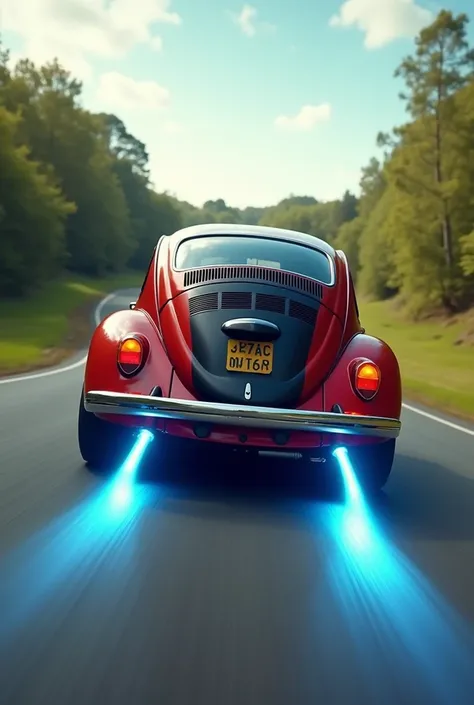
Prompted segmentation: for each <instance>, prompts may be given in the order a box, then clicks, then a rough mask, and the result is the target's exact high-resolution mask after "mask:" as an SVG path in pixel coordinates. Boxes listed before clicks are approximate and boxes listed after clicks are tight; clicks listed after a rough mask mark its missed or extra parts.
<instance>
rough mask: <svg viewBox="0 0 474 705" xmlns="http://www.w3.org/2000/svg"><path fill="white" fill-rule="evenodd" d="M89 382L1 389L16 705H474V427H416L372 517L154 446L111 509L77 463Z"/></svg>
mask: <svg viewBox="0 0 474 705" xmlns="http://www.w3.org/2000/svg"><path fill="white" fill-rule="evenodd" d="M135 296H136V292H135V291H124V292H121V293H119V294H118V295H117V296H115V297H114V298H112V299H111V300H109V302H108V304H107V306H104V307H102V310H101V312H100V313H101V316H102V317H104V316H106V315H107V314H108V313H110V312H111V311H113V310H115V309H118V308H125V307H126V305H127V303H128V302H129V301H130V300H131V299H134V298H135ZM72 363H74V361H72ZM72 363H71V362H69V363H68V367H69V366H70V365H71V364H72ZM82 374H83V367H82V365H79V366H77V367H75V368H73V369H66V370H65V371H58V372H57V373H54V374H46V375H43V376H36V377H35V376H32V377H30V378H29V379H28V378H24V379H22V380H18V381H9V382H7V383H6V384H5V383H4V382H3V384H0V400H1V401H0V468H1V474H0V481H1V485H0V548H1V581H0V605H1V610H2V617H1V622H0V669H1V671H0V683H1V703H2V705H30V704H31V705H40V704H43V703H45V704H47V705H75V704H76V703H77V704H78V705H79V704H81V705H82V704H83V703H85V702H88V703H93V704H94V705H95V704H96V703H97V704H99V703H104V702H114V703H116V704H117V705H122V703H124V704H125V703H127V705H128V704H129V703H131V702H132V703H152V702H156V703H158V702H163V703H170V704H171V703H172V704H174V703H179V705H185V704H186V703H189V704H190V705H195V703H201V702H202V703H205V702H208V703H221V704H222V705H224V704H225V705H240V704H241V703H245V704H246V705H254V704H255V705H261V703H266V704H267V703H268V704H271V705H279V704H280V703H281V705H288V704H289V703H291V704H292V705H308V704H309V703H314V702H324V703H337V704H340V703H341V704H344V705H345V704H346V703H348V704H349V703H350V704H351V705H352V704H356V703H361V705H362V704H363V705H369V704H372V703H373V704H374V705H380V703H384V704H386V705H391V704H392V703H393V704H394V705H395V703H397V704H398V703H400V702H406V703H414V704H416V705H418V704H419V705H422V704H424V703H428V702H429V703H436V704H438V703H439V705H448V704H449V705H453V704H455V705H468V704H469V703H472V693H473V692H474V669H473V656H474V641H473V631H472V628H471V626H470V625H472V624H473V623H474V571H473V570H472V566H473V564H474V512H473V509H472V508H473V506H474V482H473V480H474V466H473V463H472V455H473V448H474V429H473V428H472V427H471V428H470V427H468V425H466V424H460V423H459V422H452V421H451V422H452V423H453V424H454V425H451V426H450V425H447V424H446V423H443V421H448V422H449V420H448V419H444V418H441V417H440V420H435V419H431V418H429V417H426V416H423V415H421V414H419V413H414V412H411V411H404V414H403V422H404V428H403V431H402V435H401V437H400V440H399V443H398V451H397V458H396V463H395V467H394V471H393V474H392V479H391V480H390V482H389V484H388V485H387V490H386V492H385V493H384V494H383V495H382V497H380V498H378V500H377V501H374V502H373V503H371V504H368V505H365V506H363V505H360V504H358V503H356V502H354V501H353V499H351V496H350V492H349V493H348V492H347V488H346V492H344V486H343V484H342V483H337V482H336V483H335V485H334V487H333V485H332V483H330V484H329V485H327V484H326V483H325V482H323V481H322V479H321V477H319V472H318V470H317V469H315V472H314V475H311V476H309V475H308V474H307V473H305V474H303V473H301V472H299V471H298V466H297V464H295V465H293V466H292V465H290V466H288V465H287V464H285V465H284V466H283V467H280V466H279V465H277V464H276V463H275V461H272V462H270V463H267V464H262V463H259V464H258V465H256V466H250V467H249V466H245V467H239V466H238V465H235V464H234V465H232V463H229V460H228V458H227V457H226V458H225V459H224V458H222V459H219V458H218V457H217V456H214V455H213V456H212V458H211V457H210V456H209V457H206V456H202V455H201V456H200V457H197V456H193V457H186V456H185V455H183V457H179V460H178V461H177V460H176V458H175V459H174V461H173V465H172V466H170V465H169V463H168V464H167V458H166V456H165V455H161V457H160V447H159V439H157V440H156V441H154V443H155V447H154V448H150V449H149V451H150V453H151V455H150V456H149V457H150V458H153V463H154V464H155V470H154V471H153V472H152V473H151V474H152V475H154V477H146V476H145V477H144V479H143V480H142V481H139V482H137V483H136V484H134V485H133V486H132V491H131V494H130V495H129V496H128V497H127V498H125V501H116V500H117V497H116V493H115V489H116V487H114V483H116V482H117V479H116V478H117V477H118V475H117V476H115V479H112V480H109V481H106V480H104V479H101V478H99V477H94V475H92V474H90V473H88V472H87V471H86V469H85V468H84V466H83V463H82V460H81V458H80V456H79V453H78V450H77V441H76V423H77V408H78V401H79V395H80V390H81V385H82ZM124 460H125V459H124ZM118 470H119V469H118Z"/></svg>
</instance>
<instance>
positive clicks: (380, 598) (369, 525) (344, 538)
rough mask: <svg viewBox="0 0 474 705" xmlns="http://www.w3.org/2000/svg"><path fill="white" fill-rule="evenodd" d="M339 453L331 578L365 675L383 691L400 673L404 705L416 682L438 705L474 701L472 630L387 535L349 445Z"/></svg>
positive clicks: (332, 516) (336, 453) (330, 525)
mask: <svg viewBox="0 0 474 705" xmlns="http://www.w3.org/2000/svg"><path fill="white" fill-rule="evenodd" d="M333 455H334V457H335V458H336V460H337V463H338V465H339V469H340V472H341V477H342V481H343V485H344V493H345V504H344V506H342V507H341V506H338V507H332V508H331V510H330V512H329V513H328V515H327V521H328V528H329V532H330V534H331V536H332V539H333V541H334V543H335V545H336V548H337V550H336V552H332V554H331V559H330V564H329V575H330V578H331V584H332V588H333V595H334V596H335V598H336V600H337V601H338V602H339V606H340V608H341V610H342V613H343V614H344V615H345V620H346V622H347V625H348V629H349V633H351V634H352V640H353V652H354V657H355V658H356V659H357V660H358V662H359V666H360V669H361V671H362V673H361V677H362V678H364V679H366V682H368V683H371V685H372V687H373V688H374V690H375V691H376V692H378V693H379V694H381V693H383V690H384V688H385V687H386V685H385V684H386V683H387V682H389V680H390V679H391V678H393V676H394V674H397V673H398V674H400V678H399V682H398V688H399V692H398V696H399V697H398V701H399V702H401V701H403V700H404V699H406V700H407V701H409V700H410V699H413V693H412V692H410V691H411V690H412V689H413V687H414V684H416V689H417V690H418V691H420V692H423V693H424V701H425V702H430V703H431V705H435V704H436V705H452V704H453V703H456V705H468V703H469V704H470V703H472V693H473V692H474V669H473V665H472V664H473V661H472V655H473V654H474V634H473V630H472V628H471V626H470V625H468V624H466V623H465V622H464V620H463V619H462V618H461V617H460V615H458V614H457V613H456V612H455V611H454V610H453V609H452V608H451V607H450V606H449V604H448V603H447V602H446V600H445V599H444V598H443V597H442V595H440V594H439V593H438V592H437V591H436V590H435V589H434V588H433V586H432V585H431V584H430V582H429V580H428V579H427V578H425V577H424V576H423V575H422V573H421V572H420V571H419V570H418V568H417V567H416V566H415V565H414V564H413V563H411V562H410V561H409V559H408V558H407V557H406V556H405V555H404V554H403V553H402V552H401V551H400V550H399V549H398V548H397V547H396V546H395V545H394V543H393V542H392V541H391V540H390V539H389V538H388V537H386V536H384V535H383V531H382V530H381V528H380V527H379V526H378V525H377V524H378V522H377V521H376V519H375V517H374V516H373V513H372V511H371V509H370V507H369V506H368V504H367V502H366V500H365V497H364V495H363V492H362V489H361V487H360V485H359V482H358V480H357V475H356V472H355V470H354V468H353V466H352V463H351V460H350V457H349V452H348V450H347V448H344V447H341V448H336V449H335V450H334V451H333ZM361 470H362V471H363V468H361ZM407 670H408V671H411V672H412V674H413V675H412V679H411V681H412V683H411V685H410V684H405V683H404V677H403V674H404V673H406V672H407ZM404 689H406V691H407V692H405V694H404V695H405V697H404V696H403V694H402V691H403V690H404ZM380 699H381V700H383V697H381V698H380ZM417 702H418V700H417Z"/></svg>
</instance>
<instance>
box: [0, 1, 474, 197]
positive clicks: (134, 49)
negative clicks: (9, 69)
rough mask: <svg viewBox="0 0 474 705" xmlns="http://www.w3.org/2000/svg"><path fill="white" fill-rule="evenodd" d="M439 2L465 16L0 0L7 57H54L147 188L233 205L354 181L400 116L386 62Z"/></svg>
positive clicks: (408, 9) (405, 9)
mask: <svg viewBox="0 0 474 705" xmlns="http://www.w3.org/2000/svg"><path fill="white" fill-rule="evenodd" d="M441 7H445V8H447V9H450V10H453V11H454V12H469V3H468V0H452V1H450V2H446V3H445V4H444V5H440V4H438V3H435V2H432V1H431V0H419V1H416V0H346V2H343V1H342V0H325V1H324V0H319V1H318V2H309V1H308V0H292V2H283V0H250V2H249V3H248V5H246V4H244V3H241V2H240V0H202V1H201V2H198V1H197V0H170V1H169V2H168V1H167V0H112V1H109V0H36V1H35V3H33V2H32V0H15V1H14V2H12V0H0V8H1V17H0V22H1V25H0V26H1V27H2V34H3V37H4V41H5V43H6V44H7V46H8V47H10V48H11V50H12V54H13V57H14V58H16V57H17V56H20V55H25V54H27V55H28V56H30V57H31V58H33V59H34V60H37V61H43V60H47V59H48V58H52V56H54V55H57V56H58V57H59V59H60V60H61V62H62V63H64V65H66V66H67V67H70V68H71V70H73V71H74V72H75V73H76V74H77V75H78V76H80V77H81V78H82V79H83V80H84V104H85V105H86V107H88V108H90V109H92V110H106V111H109V112H115V113H116V114H117V115H118V116H119V117H120V118H121V119H123V120H124V122H125V123H126V125H127V127H128V129H129V130H130V131H131V132H132V133H134V134H135V135H136V136H137V137H138V138H140V139H141V140H143V141H144V142H145V143H146V144H147V146H148V148H149V151H150V157H151V169H152V178H153V181H154V184H155V187H156V189H157V190H159V191H163V190H167V191H170V192H171V193H175V194H176V195H177V196H178V197H179V198H183V199H186V200H189V201H191V202H193V203H195V204H197V205H200V204H202V203H203V202H204V201H205V200H207V199H216V198H224V199H225V200H226V201H227V202H228V203H230V204H231V205H236V206H240V207H243V206H245V205H269V204H272V203H275V202H277V201H278V200H280V199H281V198H284V197H286V196H287V195H289V194H290V193H297V194H308V195H313V196H315V197H316V198H318V199H322V200H326V199H331V198H336V197H338V196H340V195H341V194H342V192H343V191H344V190H345V189H346V188H349V189H351V190H353V191H357V189H358V181H359V176H360V168H361V166H363V165H364V164H366V163H367V162H368V161H369V159H370V157H371V156H373V155H377V149H376V147H375V138H376V135H377V132H378V131H379V130H388V129H390V128H391V127H392V126H393V125H395V124H399V123H400V122H402V121H403V120H404V119H405V113H404V109H403V105H402V104H401V102H400V101H399V99H398V97H397V93H398V90H399V86H398V85H397V83H396V81H395V80H394V78H393V72H394V69H395V67H396V66H397V64H398V63H399V62H400V60H401V58H402V57H403V56H404V55H405V54H407V53H410V52H411V51H412V49H413V36H414V35H415V34H416V33H417V31H418V30H419V29H420V27H421V26H423V25H425V24H426V23H427V20H428V22H429V18H430V15H429V13H430V12H431V13H436V12H437V11H438V10H439V9H441ZM473 9H474V8H473ZM472 15H473V21H474V12H473V13H472ZM335 17H336V18H339V20H338V21H337V20H334V18H335ZM470 35H471V39H472V38H473V37H474V25H473V26H471V28H470ZM304 106H309V107H307V109H306V110H305V111H303V113H302V114H301V116H300V119H299V120H296V121H294V120H292V119H293V118H295V116H297V115H298V114H300V111H301V109H302V108H303V107H304ZM285 118H286V119H285Z"/></svg>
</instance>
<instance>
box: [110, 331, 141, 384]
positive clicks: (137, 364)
mask: <svg viewBox="0 0 474 705" xmlns="http://www.w3.org/2000/svg"><path fill="white" fill-rule="evenodd" d="M147 354H148V344H147V341H146V340H145V339H144V338H141V337H138V336H133V337H128V338H124V340H122V341H121V342H120V345H119V349H118V355H117V365H118V368H119V370H120V372H121V373H122V374H123V375H124V377H133V375H136V374H137V372H139V371H140V370H141V369H142V367H143V365H144V364H145V360H146V357H147Z"/></svg>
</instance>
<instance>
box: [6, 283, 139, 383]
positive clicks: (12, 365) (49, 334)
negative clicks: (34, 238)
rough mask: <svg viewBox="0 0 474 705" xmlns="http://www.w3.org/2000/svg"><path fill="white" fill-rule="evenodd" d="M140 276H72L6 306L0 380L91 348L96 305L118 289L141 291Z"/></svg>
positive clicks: (56, 361)
mask: <svg viewBox="0 0 474 705" xmlns="http://www.w3.org/2000/svg"><path fill="white" fill-rule="evenodd" d="M142 281H143V276H142V275H141V274H140V273H138V272H137V273H131V274H122V275H117V276H111V277H107V278H104V279H90V278H87V277H70V278H67V279H61V280H59V281H54V282H51V283H50V284H48V285H47V286H45V287H44V288H43V289H42V290H41V291H39V292H37V293H36V294H35V295H34V296H32V297H30V298H27V299H22V300H15V301H1V302H0V376H5V375H10V374H15V373H20V372H28V371H31V370H34V369H39V368H42V367H48V366H49V365H54V364H57V363H59V362H61V361H62V360H64V359H65V358H67V357H68V356H69V355H72V354H73V353H74V352H75V351H77V350H79V349H81V347H83V346H86V345H87V343H88V341H89V338H90V331H91V327H90V319H91V314H92V311H93V309H94V307H95V306H96V305H97V303H98V302H99V301H100V299H102V298H104V296H106V295H107V294H108V293H110V292H112V291H115V290H116V289H126V288H129V287H130V288H132V287H140V286H141V284H142Z"/></svg>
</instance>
